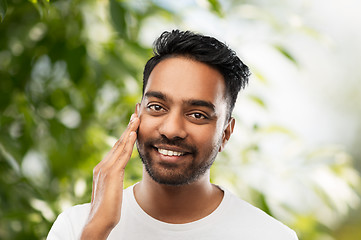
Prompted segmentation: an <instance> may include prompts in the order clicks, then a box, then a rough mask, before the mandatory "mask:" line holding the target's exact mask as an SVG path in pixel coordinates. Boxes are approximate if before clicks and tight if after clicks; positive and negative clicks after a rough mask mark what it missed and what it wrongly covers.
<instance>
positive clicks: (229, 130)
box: [218, 117, 236, 152]
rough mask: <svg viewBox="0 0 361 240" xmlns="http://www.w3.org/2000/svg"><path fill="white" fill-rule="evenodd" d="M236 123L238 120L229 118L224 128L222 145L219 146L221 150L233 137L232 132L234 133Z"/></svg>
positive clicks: (220, 150)
mask: <svg viewBox="0 0 361 240" xmlns="http://www.w3.org/2000/svg"><path fill="white" fill-rule="evenodd" d="M235 124H236V120H235V119H234V118H233V117H231V118H230V119H229V120H228V123H227V125H226V127H225V128H224V130H223V135H222V144H221V146H220V147H219V150H218V151H219V152H222V151H223V149H224V147H225V146H226V144H227V142H228V140H229V138H230V137H231V135H232V133H233V129H234V125H235Z"/></svg>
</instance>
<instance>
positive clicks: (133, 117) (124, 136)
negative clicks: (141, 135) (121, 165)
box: [111, 113, 138, 153]
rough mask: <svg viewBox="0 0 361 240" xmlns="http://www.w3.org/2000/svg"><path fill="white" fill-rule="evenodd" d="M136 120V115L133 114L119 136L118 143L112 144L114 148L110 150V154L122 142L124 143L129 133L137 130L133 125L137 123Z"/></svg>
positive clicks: (135, 125)
mask: <svg viewBox="0 0 361 240" xmlns="http://www.w3.org/2000/svg"><path fill="white" fill-rule="evenodd" d="M137 119H138V117H137V114H136V113H133V114H132V116H131V118H130V121H129V123H128V126H127V128H126V129H125V131H124V132H123V134H122V135H121V136H120V138H119V139H118V141H117V142H116V143H115V144H114V146H113V148H112V150H111V152H112V153H113V152H114V151H115V150H116V149H117V148H118V147H119V146H120V145H121V144H122V143H123V141H126V139H127V137H128V136H129V133H130V132H131V131H134V130H135V129H136V128H138V126H137V124H135V123H136V122H137ZM134 128H135V129H134Z"/></svg>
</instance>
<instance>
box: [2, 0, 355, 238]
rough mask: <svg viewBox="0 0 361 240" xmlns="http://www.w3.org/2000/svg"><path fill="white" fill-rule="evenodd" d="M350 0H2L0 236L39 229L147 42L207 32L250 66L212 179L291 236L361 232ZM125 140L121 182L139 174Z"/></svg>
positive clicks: (69, 191) (101, 144)
mask: <svg viewBox="0 0 361 240" xmlns="http://www.w3.org/2000/svg"><path fill="white" fill-rule="evenodd" d="M360 10H361V4H360V3H359V1H357V0H345V1H342V2H341V1H337V0H328V1H326V0H314V1H312V0H289V1H286V0H267V1H266V0H254V1H249V0H229V1H226V0H184V1H166V0H151V1H140V0H133V1H121V0H110V1H105V0H73V1H70V0H54V1H49V0H29V1H27V0H0V20H1V22H0V239H45V238H46V235H47V233H48V231H49V229H50V227H51V225H52V223H53V222H54V220H55V219H56V216H57V215H58V214H59V213H60V212H62V211H63V210H64V209H66V208H67V207H70V206H72V205H74V204H79V203H84V202H89V201H90V197H91V182H92V169H93V167H94V166H95V165H96V164H97V163H98V162H99V161H100V160H101V159H102V158H103V156H104V155H105V154H106V153H107V152H108V151H109V149H110V148H111V146H112V145H113V143H114V142H115V141H116V140H117V138H118V137H119V136H120V135H121V133H122V131H123V130H124V129H125V126H126V124H127V122H128V120H129V118H130V115H131V113H132V112H133V110H134V106H135V104H136V103H137V102H139V101H140V99H141V80H142V70H143V66H144V64H145V62H146V61H147V59H148V58H150V57H151V54H152V50H151V46H152V43H153V41H154V39H155V38H156V37H158V36H159V35H160V33H162V32H163V31H164V30H172V29H175V28H178V29H182V30H192V31H196V32H200V33H203V34H206V35H212V36H215V37H216V38H218V39H219V40H221V41H224V42H226V43H227V45H229V46H230V47H231V48H232V49H234V50H235V51H236V52H237V53H238V55H239V56H240V57H241V59H243V61H244V62H245V63H246V64H247V65H248V66H249V67H250V68H251V71H252V77H251V81H250V84H249V86H248V87H247V88H246V89H245V90H244V91H243V92H241V94H240V96H239V99H238V102H237V104H236V108H235V111H234V117H235V118H236V120H237V123H236V129H235V134H233V135H232V138H231V141H230V142H229V145H228V146H227V148H226V151H225V152H223V153H222V154H221V156H219V158H218V160H217V162H216V163H215V166H213V168H212V181H213V182H215V183H217V184H220V185H223V186H225V187H226V188H228V189H230V190H231V191H232V192H234V193H236V194H237V195H239V196H240V197H241V198H243V199H245V200H247V201H249V202H251V203H253V204H254V205H256V206H258V207H260V208H262V209H263V210H264V211H266V212H267V213H269V214H270V215H272V216H275V217H276V218H278V219H279V220H281V221H282V222H284V223H285V224H286V225H288V226H290V227H291V228H293V229H294V230H295V231H296V232H297V234H298V236H299V239H300V240H336V239H337V240H359V239H360V236H361V208H360V200H361V199H360V196H361V179H360V172H361V121H360V119H361V85H360V80H361V68H360V66H359V62H360V59H361V45H360V44H359V43H360V42H361V32H360V31H359V30H357V29H361V15H360V14H359V13H360ZM141 168H142V167H141V163H140V161H139V159H138V155H137V151H134V153H133V155H132V159H131V161H130V162H129V164H128V166H127V173H126V179H125V185H126V186H129V185H131V184H134V183H135V182H137V181H139V179H140V178H141V172H142V170H141Z"/></svg>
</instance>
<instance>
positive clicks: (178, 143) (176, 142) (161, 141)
mask: <svg viewBox="0 0 361 240" xmlns="http://www.w3.org/2000/svg"><path fill="white" fill-rule="evenodd" d="M144 145H146V146H149V147H154V145H168V146H175V147H179V148H182V149H184V150H185V151H187V152H190V153H193V154H196V153H197V152H198V150H197V148H196V147H195V146H194V145H191V144H188V143H186V142H185V141H184V140H183V139H181V138H174V139H168V138H167V137H165V136H161V137H160V138H157V139H149V140H147V141H146V142H145V143H144Z"/></svg>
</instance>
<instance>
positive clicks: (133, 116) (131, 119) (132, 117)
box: [130, 113, 135, 122]
mask: <svg viewBox="0 0 361 240" xmlns="http://www.w3.org/2000/svg"><path fill="white" fill-rule="evenodd" d="M134 118H135V114H134V113H133V114H132V116H131V117H130V122H132V121H133V120H134Z"/></svg>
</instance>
